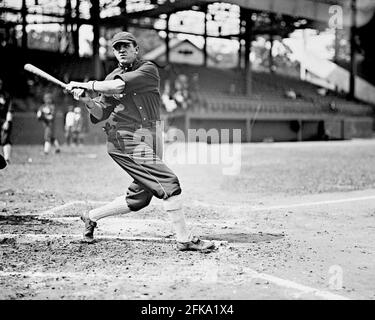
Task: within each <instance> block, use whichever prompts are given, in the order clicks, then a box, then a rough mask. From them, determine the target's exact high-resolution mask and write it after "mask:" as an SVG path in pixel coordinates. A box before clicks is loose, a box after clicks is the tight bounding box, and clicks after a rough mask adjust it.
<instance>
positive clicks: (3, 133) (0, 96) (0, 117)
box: [0, 90, 13, 146]
mask: <svg viewBox="0 0 375 320" xmlns="http://www.w3.org/2000/svg"><path fill="white" fill-rule="evenodd" d="M8 112H13V110H12V103H11V98H10V95H9V94H8V93H7V92H5V91H3V90H1V91H0V144H1V145H2V146H4V145H7V144H12V142H11V139H10V137H11V133H12V121H9V126H8V129H7V130H4V129H3V124H4V122H5V121H6V117H7V113H8Z"/></svg>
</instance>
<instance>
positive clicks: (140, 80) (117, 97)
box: [90, 60, 161, 128]
mask: <svg viewBox="0 0 375 320" xmlns="http://www.w3.org/2000/svg"><path fill="white" fill-rule="evenodd" d="M114 79H122V80H123V81H124V82H125V89H124V92H123V93H122V94H114V95H111V96H106V95H104V94H101V95H100V96H99V97H97V98H95V100H97V101H99V102H100V103H101V105H102V107H103V117H102V118H101V119H96V118H95V117H94V116H92V115H91V117H90V118H91V122H92V123H98V122H100V121H103V120H106V119H108V122H109V123H110V124H111V125H116V127H117V128H121V127H126V126H128V125H147V124H148V123H150V121H157V120H160V105H161V98H160V92H159V85H160V76H159V72H158V68H157V66H156V65H155V64H153V63H152V62H149V61H140V60H136V61H135V62H134V64H133V66H132V67H129V68H128V69H126V68H122V67H117V68H116V69H115V70H113V71H112V72H111V73H110V74H109V75H108V76H107V77H106V78H105V80H114Z"/></svg>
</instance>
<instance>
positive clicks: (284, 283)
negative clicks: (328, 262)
mask: <svg viewBox="0 0 375 320" xmlns="http://www.w3.org/2000/svg"><path fill="white" fill-rule="evenodd" d="M233 267H238V266H233ZM242 270H243V271H244V272H246V273H248V275H249V277H250V278H251V279H262V280H266V281H268V282H271V283H273V284H275V285H277V286H279V287H283V288H287V289H292V290H296V291H298V292H300V293H301V295H304V294H310V295H311V294H312V295H314V296H316V297H317V298H321V299H324V300H350V299H349V298H347V297H345V296H342V295H339V294H336V293H332V292H330V291H327V290H320V289H316V288H313V287H309V286H305V285H302V284H299V283H297V282H294V281H290V280H286V279H282V278H279V277H275V276H272V275H269V274H266V273H260V272H257V271H255V270H253V269H251V268H243V269H242ZM14 276H18V277H30V278H57V277H61V278H62V277H65V278H77V279H82V278H86V277H90V276H91V277H93V278H94V279H98V274H94V275H89V274H82V273H74V272H38V271H37V272H32V271H24V272H17V271H0V277H14ZM104 276H105V277H106V278H107V279H113V277H111V276H108V275H104ZM99 277H100V278H102V277H101V275H100V276H99Z"/></svg>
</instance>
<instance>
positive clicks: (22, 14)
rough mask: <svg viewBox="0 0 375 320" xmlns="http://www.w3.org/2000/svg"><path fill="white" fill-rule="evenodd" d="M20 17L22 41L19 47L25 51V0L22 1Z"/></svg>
mask: <svg viewBox="0 0 375 320" xmlns="http://www.w3.org/2000/svg"><path fill="white" fill-rule="evenodd" d="M21 16H22V39H21V46H22V49H27V32H26V26H27V21H26V17H27V6H26V0H22V8H21Z"/></svg>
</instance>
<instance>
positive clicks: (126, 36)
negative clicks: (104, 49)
mask: <svg viewBox="0 0 375 320" xmlns="http://www.w3.org/2000/svg"><path fill="white" fill-rule="evenodd" d="M119 42H135V43H137V40H136V39H135V37H134V36H133V35H132V34H131V33H130V32H126V31H123V32H119V33H116V34H115V35H114V36H113V38H112V47H113V46H114V45H115V44H116V43H119Z"/></svg>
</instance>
